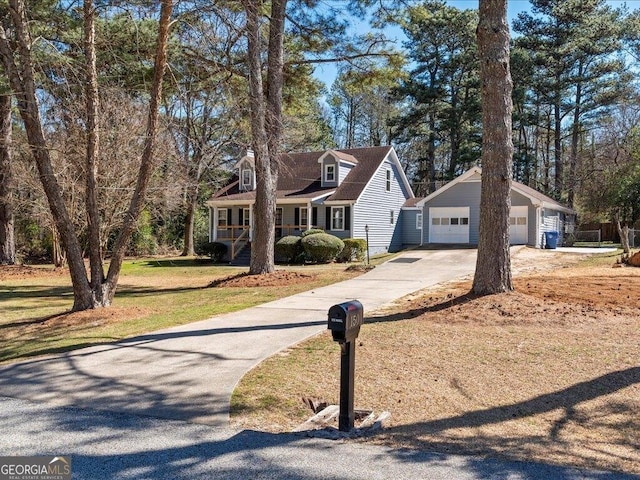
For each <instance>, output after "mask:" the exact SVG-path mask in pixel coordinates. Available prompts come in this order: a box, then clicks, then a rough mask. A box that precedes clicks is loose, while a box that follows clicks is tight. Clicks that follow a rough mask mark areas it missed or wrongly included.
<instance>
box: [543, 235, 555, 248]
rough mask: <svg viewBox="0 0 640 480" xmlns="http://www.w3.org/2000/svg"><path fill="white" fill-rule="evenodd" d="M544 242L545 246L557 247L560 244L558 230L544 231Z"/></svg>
mask: <svg viewBox="0 0 640 480" xmlns="http://www.w3.org/2000/svg"><path fill="white" fill-rule="evenodd" d="M544 243H545V245H544V248H549V249H553V248H556V247H557V246H558V232H544Z"/></svg>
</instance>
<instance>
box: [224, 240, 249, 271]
mask: <svg viewBox="0 0 640 480" xmlns="http://www.w3.org/2000/svg"><path fill="white" fill-rule="evenodd" d="M250 263H251V244H250V243H247V244H246V245H245V246H244V247H243V248H242V250H240V251H239V252H238V254H237V255H236V258H234V259H233V260H231V261H230V262H229V265H231V266H232V267H248V266H249V264H250Z"/></svg>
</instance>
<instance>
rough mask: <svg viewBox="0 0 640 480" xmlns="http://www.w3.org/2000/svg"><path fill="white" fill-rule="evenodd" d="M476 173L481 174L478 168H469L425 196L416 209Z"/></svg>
mask: <svg viewBox="0 0 640 480" xmlns="http://www.w3.org/2000/svg"><path fill="white" fill-rule="evenodd" d="M476 173H479V174H482V170H481V169H480V167H478V166H475V167H471V168H470V169H469V170H467V171H466V172H464V173H463V174H462V175H460V176H459V177H456V178H454V179H453V180H451V181H450V182H449V183H447V184H445V185H444V186H442V187H440V188H439V189H438V190H436V191H435V192H433V193H431V194H430V195H427V196H426V197H424V198H423V199H422V200H420V201H419V202H417V203H416V207H424V204H425V203H427V202H428V201H429V200H431V199H433V198H435V197H437V196H438V195H440V194H441V193H444V192H446V191H447V190H449V189H450V188H451V187H453V186H455V185H457V184H458V183H461V182H464V181H466V180H468V179H469V178H470V177H472V176H473V175H475V174H476ZM429 238H431V237H429Z"/></svg>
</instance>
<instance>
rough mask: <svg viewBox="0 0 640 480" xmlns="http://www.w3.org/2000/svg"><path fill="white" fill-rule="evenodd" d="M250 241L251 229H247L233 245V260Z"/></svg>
mask: <svg viewBox="0 0 640 480" xmlns="http://www.w3.org/2000/svg"><path fill="white" fill-rule="evenodd" d="M248 241H249V229H248V228H246V229H244V230H243V231H242V233H241V234H240V236H239V237H238V238H236V239H235V241H234V242H232V243H231V260H233V259H234V258H236V255H237V254H238V253H239V252H240V250H242V249H243V248H244V246H245V245H246V244H247V242H248ZM240 243H242V246H241V247H240V248H238V246H239V245H240Z"/></svg>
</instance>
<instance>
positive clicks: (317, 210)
mask: <svg viewBox="0 0 640 480" xmlns="http://www.w3.org/2000/svg"><path fill="white" fill-rule="evenodd" d="M234 169H235V175H233V176H232V177H231V179H230V180H229V182H228V183H227V185H226V186H225V187H223V188H222V189H221V190H219V191H218V192H216V193H215V194H214V195H213V197H212V198H211V199H210V200H209V201H208V202H207V205H208V207H209V212H210V214H209V219H210V223H209V239H210V240H211V241H218V242H222V243H225V244H227V245H228V247H229V250H228V251H229V256H230V259H234V258H235V257H236V256H237V255H238V254H239V252H241V251H242V250H243V249H244V248H245V246H247V245H250V242H251V241H252V240H253V215H254V212H253V204H254V203H255V188H256V174H255V162H254V158H253V154H252V152H248V153H247V155H245V156H244V157H243V158H241V159H240V160H239V161H238V162H237V163H236V165H235V167H234ZM413 198H414V195H413V191H412V189H411V186H410V184H409V181H408V180H407V177H406V175H405V174H404V171H403V169H402V166H401V164H400V161H399V160H398V156H397V155H396V152H395V150H394V149H393V147H390V146H385V147H371V148H355V149H348V150H326V151H323V152H307V153H289V154H283V155H282V156H281V157H280V174H279V177H278V185H277V208H276V220H275V221H276V237H277V238H276V240H277V239H278V238H280V237H283V236H286V235H299V234H301V233H302V232H303V231H304V230H308V229H310V228H313V227H317V228H321V229H323V230H325V231H326V232H328V233H330V234H332V235H335V236H337V237H340V238H363V239H364V238H366V236H367V231H366V230H367V229H368V237H369V249H370V252H371V254H375V253H381V252H386V251H394V250H399V249H400V248H402V245H403V238H402V225H401V221H402V218H401V211H402V206H403V205H404V204H405V203H406V202H407V201H410V200H411V199H413Z"/></svg>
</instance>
